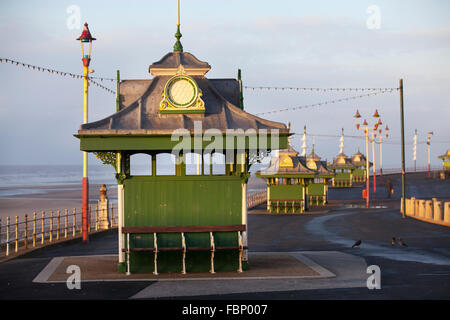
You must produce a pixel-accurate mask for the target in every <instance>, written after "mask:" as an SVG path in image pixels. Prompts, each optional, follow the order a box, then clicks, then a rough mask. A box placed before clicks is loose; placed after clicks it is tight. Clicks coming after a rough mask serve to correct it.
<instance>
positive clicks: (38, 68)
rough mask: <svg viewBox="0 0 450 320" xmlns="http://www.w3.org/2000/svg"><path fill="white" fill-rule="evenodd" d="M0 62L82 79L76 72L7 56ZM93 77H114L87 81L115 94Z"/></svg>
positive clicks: (110, 79) (0, 59)
mask: <svg viewBox="0 0 450 320" xmlns="http://www.w3.org/2000/svg"><path fill="white" fill-rule="evenodd" d="M0 63H10V64H12V65H15V66H22V67H24V68H28V69H30V70H37V71H41V72H48V73H51V74H56V75H59V76H63V77H66V76H68V77H71V78H72V79H83V78H84V76H83V75H81V74H76V73H71V72H66V71H60V70H55V69H51V68H45V67H41V66H36V65H32V64H28V63H24V62H20V61H16V60H12V59H7V58H0ZM93 79H97V80H100V81H111V82H113V81H115V80H116V79H114V78H105V77H91V76H89V77H88V81H89V83H90V84H93V85H95V86H97V87H99V88H101V89H103V90H105V91H107V92H109V93H112V94H116V92H115V91H114V90H111V89H109V88H107V87H105V86H103V85H101V84H100V83H98V82H96V81H94V80H93Z"/></svg>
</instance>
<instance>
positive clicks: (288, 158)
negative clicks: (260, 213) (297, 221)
mask: <svg viewBox="0 0 450 320" xmlns="http://www.w3.org/2000/svg"><path fill="white" fill-rule="evenodd" d="M256 176H257V177H259V178H263V179H265V180H266V183H267V211H268V212H271V213H302V212H305V211H306V210H308V206H309V205H320V204H325V203H326V202H327V195H328V181H329V180H330V179H331V178H332V177H333V176H334V174H333V172H332V171H330V170H328V169H327V165H326V162H325V161H321V159H320V157H319V156H317V155H316V154H315V153H314V149H313V151H312V153H311V154H310V155H309V156H307V157H302V156H299V155H298V152H297V151H296V150H294V149H293V148H292V146H291V145H290V144H289V147H288V148H287V149H284V150H280V151H279V152H278V154H277V156H275V157H272V158H271V160H270V165H269V167H268V168H266V169H263V170H260V171H257V172H256Z"/></svg>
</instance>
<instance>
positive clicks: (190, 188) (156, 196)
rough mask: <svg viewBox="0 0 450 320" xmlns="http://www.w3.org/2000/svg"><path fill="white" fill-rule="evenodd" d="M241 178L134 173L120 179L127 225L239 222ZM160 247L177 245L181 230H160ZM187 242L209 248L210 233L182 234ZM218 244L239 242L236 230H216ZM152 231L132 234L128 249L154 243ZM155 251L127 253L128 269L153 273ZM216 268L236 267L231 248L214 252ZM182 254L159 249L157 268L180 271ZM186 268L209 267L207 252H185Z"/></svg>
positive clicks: (188, 269) (198, 270)
mask: <svg viewBox="0 0 450 320" xmlns="http://www.w3.org/2000/svg"><path fill="white" fill-rule="evenodd" d="M241 183H242V182H241V179H240V177H236V176H212V177H211V176H185V177H176V176H170V177H167V176H166V177H161V176H134V177H131V178H128V179H126V180H125V181H124V207H125V208H124V211H125V212H124V225H125V226H189V225H232V224H242V212H241V210H242V189H241ZM157 237H158V238H157V241H158V247H159V248H162V247H178V248H180V247H181V234H179V233H174V234H171V233H165V234H164V233H159V234H158V235H157ZM185 239H186V246H187V247H188V248H189V247H209V246H210V237H209V233H185ZM214 241H215V244H216V246H237V245H238V236H237V232H215V233H214ZM153 243H154V239H153V235H152V234H135V235H131V236H130V247H131V248H153V247H154V246H153ZM153 259H154V254H153V253H149V252H135V253H132V254H131V255H130V265H131V272H138V273H144V272H153V268H154V260H153ZM214 261H215V262H214V264H215V269H216V270H236V269H237V268H238V262H239V255H238V252H237V251H236V250H235V251H233V252H232V251H224V252H216V253H215V258H214ZM181 268H182V253H180V252H160V253H158V272H180V271H181ZM186 268H187V271H188V272H200V271H203V272H204V271H209V269H210V252H209V251H206V252H189V251H188V253H187V255H186Z"/></svg>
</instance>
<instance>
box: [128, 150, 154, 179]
mask: <svg viewBox="0 0 450 320" xmlns="http://www.w3.org/2000/svg"><path fill="white" fill-rule="evenodd" d="M130 175H131V176H151V175H152V156H151V155H149V154H146V153H135V154H132V155H131V156H130Z"/></svg>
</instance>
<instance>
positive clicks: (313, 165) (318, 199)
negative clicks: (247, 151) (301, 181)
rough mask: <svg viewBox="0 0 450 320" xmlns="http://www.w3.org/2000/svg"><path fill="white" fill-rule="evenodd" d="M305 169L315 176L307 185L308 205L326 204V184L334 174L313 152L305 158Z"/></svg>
mask: <svg viewBox="0 0 450 320" xmlns="http://www.w3.org/2000/svg"><path fill="white" fill-rule="evenodd" d="M306 167H307V168H308V169H310V170H313V171H315V172H316V176H315V177H314V180H313V182H312V183H310V184H309V185H308V197H309V199H308V200H309V204H310V205H311V206H313V205H317V206H319V205H325V204H327V203H328V184H329V181H330V180H331V179H333V178H334V172H333V171H331V170H330V169H328V167H327V162H326V161H322V160H321V158H320V157H319V156H318V155H317V154H316V153H315V152H314V147H313V150H312V152H311V153H310V154H309V155H308V156H307V157H306Z"/></svg>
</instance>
